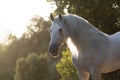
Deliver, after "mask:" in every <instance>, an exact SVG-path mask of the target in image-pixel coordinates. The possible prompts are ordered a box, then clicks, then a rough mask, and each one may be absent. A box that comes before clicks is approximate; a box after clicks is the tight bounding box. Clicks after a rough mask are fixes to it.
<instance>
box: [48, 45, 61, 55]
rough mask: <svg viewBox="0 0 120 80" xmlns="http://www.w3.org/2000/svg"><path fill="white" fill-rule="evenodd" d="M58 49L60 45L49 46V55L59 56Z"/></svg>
mask: <svg viewBox="0 0 120 80" xmlns="http://www.w3.org/2000/svg"><path fill="white" fill-rule="evenodd" d="M58 48H59V46H58V44H50V46H49V54H50V55H51V56H57V54H58Z"/></svg>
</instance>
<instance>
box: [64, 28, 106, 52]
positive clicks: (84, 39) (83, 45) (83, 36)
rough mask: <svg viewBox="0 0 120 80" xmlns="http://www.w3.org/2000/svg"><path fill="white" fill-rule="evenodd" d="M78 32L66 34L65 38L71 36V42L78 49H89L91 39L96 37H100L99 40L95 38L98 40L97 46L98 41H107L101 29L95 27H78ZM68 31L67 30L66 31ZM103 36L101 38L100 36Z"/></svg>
mask: <svg viewBox="0 0 120 80" xmlns="http://www.w3.org/2000/svg"><path fill="white" fill-rule="evenodd" d="M78 30H79V31H78V32H80V33H77V32H76V34H67V36H66V39H68V38H71V40H72V42H73V44H74V45H75V46H76V48H77V49H78V50H84V49H90V48H92V47H93V45H92V43H91V42H92V40H97V38H100V39H101V40H97V41H98V46H99V43H101V42H103V43H105V44H106V43H107V37H106V35H105V34H104V33H102V32H101V31H99V30H98V29H97V28H94V27H93V26H92V27H89V28H87V27H86V29H85V28H84V29H80V28H78ZM66 33H69V32H66ZM101 37H103V38H101Z"/></svg>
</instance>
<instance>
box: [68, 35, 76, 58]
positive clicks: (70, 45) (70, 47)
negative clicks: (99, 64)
mask: <svg viewBox="0 0 120 80" xmlns="http://www.w3.org/2000/svg"><path fill="white" fill-rule="evenodd" d="M67 45H68V47H69V49H70V51H71V52H72V55H73V56H76V57H78V50H77V48H76V45H74V43H73V42H72V40H71V38H70V37H68V39H67Z"/></svg>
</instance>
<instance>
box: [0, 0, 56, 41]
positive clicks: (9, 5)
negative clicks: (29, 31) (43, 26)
mask: <svg viewBox="0 0 120 80" xmlns="http://www.w3.org/2000/svg"><path fill="white" fill-rule="evenodd" d="M54 9H55V8H54V6H53V5H51V3H48V2H46V0H0V42H3V41H4V39H5V37H6V36H7V35H8V34H9V33H12V34H14V35H16V36H17V37H20V36H21V34H22V33H23V32H25V30H26V26H27V25H28V22H29V21H30V19H31V18H32V17H33V16H34V15H39V16H42V17H44V18H46V17H48V16H49V14H50V13H51V12H52V11H53V10H54Z"/></svg>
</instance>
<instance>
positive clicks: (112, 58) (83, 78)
mask: <svg viewBox="0 0 120 80" xmlns="http://www.w3.org/2000/svg"><path fill="white" fill-rule="evenodd" d="M50 18H51V20H52V25H51V27H50V35H51V40H50V45H49V53H50V55H52V56H57V55H58V49H59V46H60V45H61V44H62V43H63V42H66V43H67V45H68V47H69V49H70V51H71V52H72V61H73V64H74V66H75V68H76V69H77V71H78V76H79V79H80V80H89V77H90V75H91V76H92V80H102V79H101V73H108V72H111V71H114V70H117V69H120V32H117V33H115V34H113V35H107V34H105V33H103V32H101V31H100V30H98V29H97V28H95V27H94V26H93V25H92V24H90V23H89V22H88V21H87V20H85V19H83V18H82V17H78V16H76V15H73V14H69V15H64V16H63V15H60V14H59V16H58V17H57V18H54V17H53V16H52V14H51V15H50Z"/></svg>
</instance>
